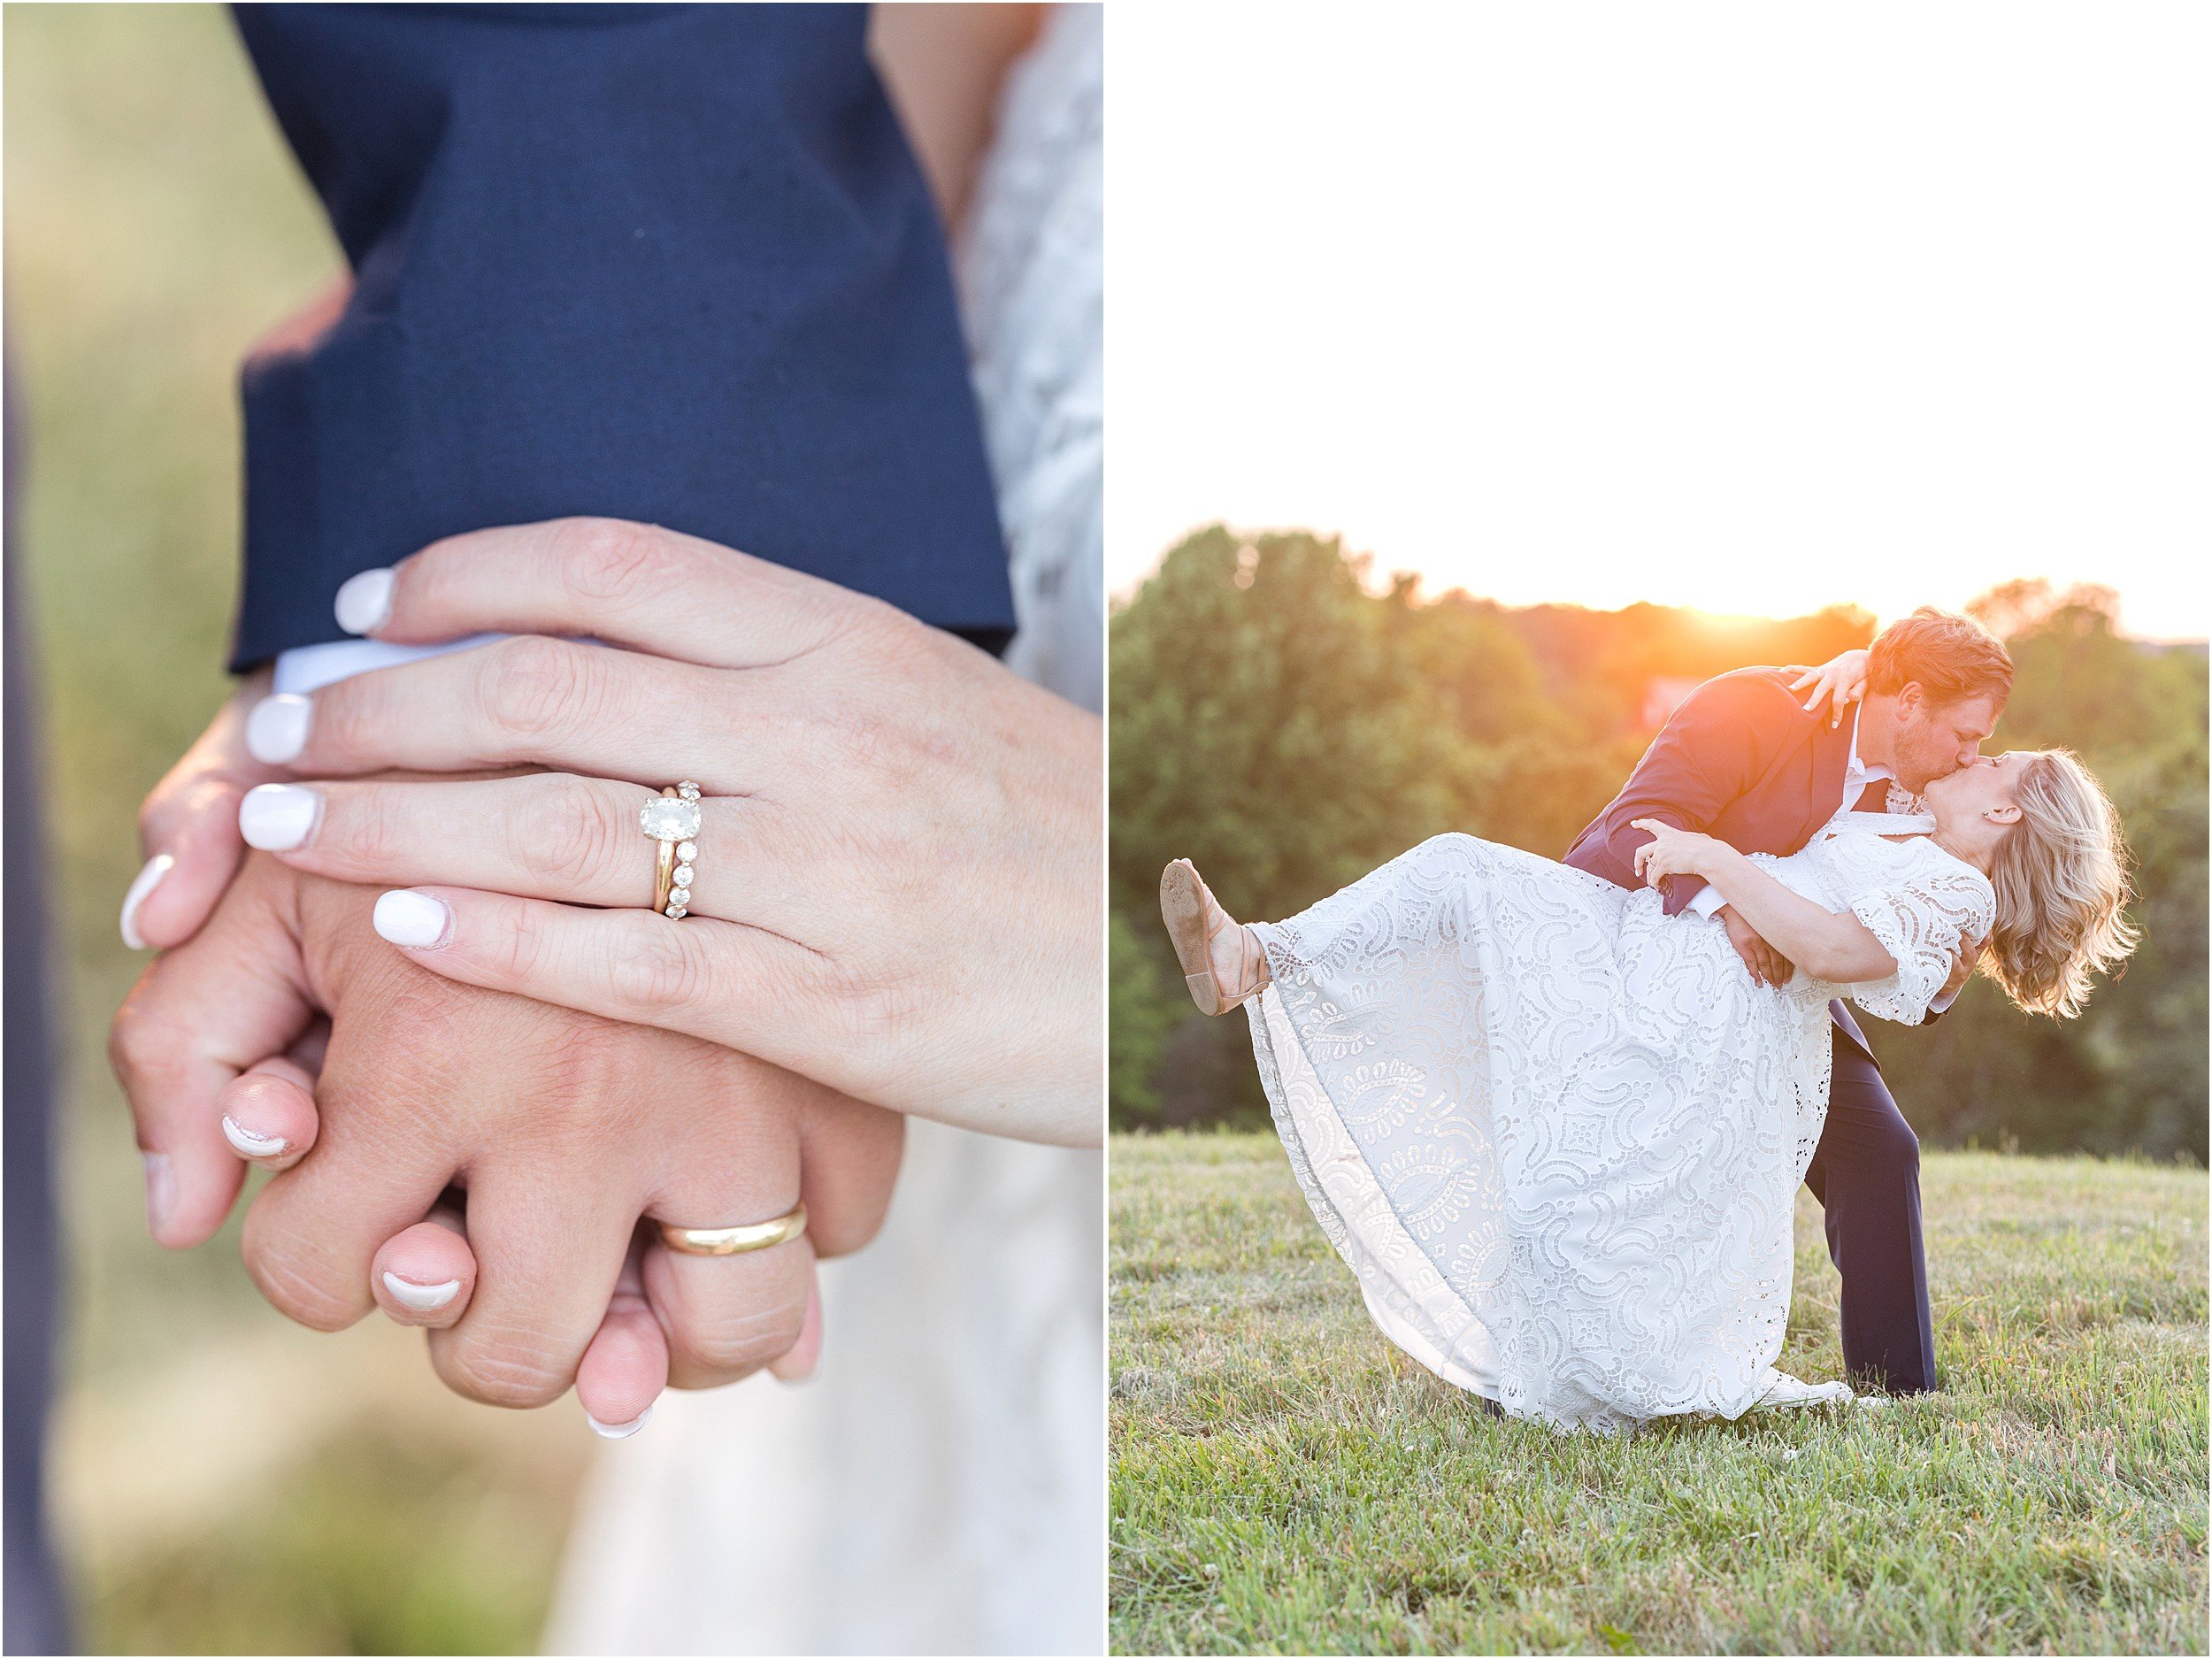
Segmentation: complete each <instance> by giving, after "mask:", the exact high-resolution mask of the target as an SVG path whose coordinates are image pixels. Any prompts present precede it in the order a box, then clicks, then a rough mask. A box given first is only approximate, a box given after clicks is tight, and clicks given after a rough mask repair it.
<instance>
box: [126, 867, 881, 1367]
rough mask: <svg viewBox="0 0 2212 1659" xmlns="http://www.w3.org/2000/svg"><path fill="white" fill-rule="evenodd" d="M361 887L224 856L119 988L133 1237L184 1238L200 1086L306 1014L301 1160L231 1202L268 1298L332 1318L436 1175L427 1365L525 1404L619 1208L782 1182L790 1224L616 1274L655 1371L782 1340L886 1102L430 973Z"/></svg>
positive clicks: (612, 1236) (369, 1276)
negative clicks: (220, 883)
mask: <svg viewBox="0 0 2212 1659" xmlns="http://www.w3.org/2000/svg"><path fill="white" fill-rule="evenodd" d="M374 896H375V895H374V894H373V893H372V892H369V891H365V890H363V889H360V888H357V887H345V886H343V885H341V884H339V883H336V882H332V881H326V880H321V879H316V878H313V877H308V876H303V875H301V874H299V873H298V872H294V871H291V870H289V869H287V868H286V867H285V866H283V865H281V864H278V863H276V862H275V861H274V860H272V859H268V858H265V857H261V856H252V857H250V858H249V859H248V860H247V862H246V864H245V866H244V868H243V869H242V872H241V873H240V875H239V878H238V879H237V880H236V881H235V882H234V884H233V885H232V887H231V889H230V891H229V892H228V893H227V895H225V897H224V899H223V901H222V902H221V903H220V904H219V906H218V907H217V910H216V911H215V913H214V915H213V916H212V917H211V918H210V919H209V921H208V923H207V924H206V926H204V927H203V928H202V929H201V930H200V932H199V933H198V935H197V936H196V938H195V939H193V941H191V942H190V943H189V944H188V945H186V946H184V947H182V948H180V949H176V950H173V951H171V952H169V953H167V954H166V955H165V956H162V957H161V958H160V959H159V960H158V961H157V962H156V963H155V964H154V965H153V967H152V968H151V969H150V971H149V972H148V973H147V975H146V977H145V979H143V980H142V981H141V983H140V985H139V986H138V987H137V989H136V990H134V992H133V994H132V995H131V997H130V999H129V1001H128V1002H127V1003H126V1004H125V1006H124V1009H123V1011H122V1012H121V1013H120V1014H119V1016H118V1017H117V1021H116V1028H115V1032H114V1035H113V1038H112V1041H111V1053H112V1054H113V1056H114V1058H115V1062H116V1066H117V1070H118V1072H119V1074H120V1075H121V1077H122V1079H123V1080H124V1086H125V1087H126V1089H127V1092H128V1094H129V1095H130V1098H131V1103H132V1110H133V1111H134V1114H135V1115H136V1117H137V1119H138V1126H139V1141H140V1144H141V1146H142V1148H144V1149H145V1150H146V1152H147V1154H148V1210H149V1220H150V1225H151V1226H152V1229H153V1232H154V1234H155V1236H156V1237H157V1239H159V1240H161V1242H163V1243H165V1244H167V1245H171V1246H173V1247H182V1246H188V1245H193V1244H196V1243H199V1242H201V1241H202V1240H204V1239H206V1238H207V1237H208V1236H209V1235H210V1234H211V1233H213V1232H214V1231H215V1230H216V1229H217V1228H218V1227H219V1226H220V1225H221V1224H222V1220H223V1217H224V1216H225V1215H226V1214H227V1212H228V1210H229V1208H230V1205H231V1202H232V1201H233V1200H234V1198H235V1196H236V1194H237V1190H238V1186H239V1182H240V1179H241V1178H242V1165H241V1164H239V1163H238V1162H237V1159H236V1158H235V1156H233V1154H232V1151H231V1149H230V1148H229V1147H228V1146H227V1145H226V1143H225V1141H224V1137H223V1133H222V1131H221V1128H220V1123H221V1118H222V1115H223V1107H222V1102H223V1101H224V1100H225V1099H226V1098H227V1097H228V1096H227V1091H230V1090H232V1089H233V1088H234V1087H250V1086H251V1085H250V1084H248V1085H240V1084H239V1083H238V1079H240V1078H241V1077H242V1075H243V1074H244V1073H246V1072H247V1071H249V1070H250V1069H254V1068H257V1066H258V1064H259V1063H261V1062H264V1061H265V1060H266V1059H267V1058H268V1057H269V1056H275V1055H280V1054H282V1053H283V1052H285V1051H286V1049H287V1048H290V1047H292V1046H293V1045H294V1044H296V1042H297V1041H299V1040H300V1039H301V1037H302V1035H303V1033H307V1032H308V1031H309V1030H310V1029H311V1025H312V1024H313V1021H314V1018H315V1015H316V1012H317V1010H327V1012H328V1015H329V1019H330V1034H329V1042H328V1048H327V1052H326V1055H325V1056H323V1057H322V1059H321V1063H320V1064H321V1070H320V1073H319V1078H311V1080H312V1081H313V1082H314V1083H315V1087H316V1090H317V1095H318V1102H317V1103H318V1105H319V1114H318V1117H319V1123H318V1124H317V1125H316V1127H315V1135H316V1138H315V1141H314V1150H313V1155H312V1156H311V1157H308V1158H306V1159H304V1160H303V1161H302V1162H301V1163H299V1164H298V1166H297V1167H296V1168H292V1169H289V1170H288V1171H283V1172H281V1173H279V1174H277V1175H276V1176H275V1177H274V1178H273V1179H271V1181H270V1182H269V1184H268V1186H267V1187H265V1188H264V1189H263V1191H262V1192H261V1194H259V1195H258V1196H257V1198H256V1200H255V1202H254V1204H253V1208H252V1210H251V1211H250V1213H249V1215H248V1217H247V1222H246V1235H245V1256H246V1263H247V1267H248V1270H249V1271H250V1273H251V1274H252V1276H253V1278H254V1279H255V1282H256V1283H257V1284H258V1285H259V1286H260V1287H261V1289H262V1292H263V1294H265V1295H266V1296H267V1297H268V1298H269V1300H270V1301H271V1302H273V1303H274V1304H275V1305H276V1307H277V1308H278V1309H279V1310H281V1311H283V1312H284V1313H286V1314H287V1315H288V1316H289V1317H293V1318H295V1319H296V1320H298V1321H300V1322H301V1323H302V1324H304V1325H311V1326H314V1327H315V1328H317V1329H322V1330H335V1329H339V1328H342V1327H343V1326H345V1325H350V1324H352V1323H353V1322H354V1321H355V1320H357V1319H358V1318H359V1317H361V1316H362V1315H363V1314H365V1313H366V1312H368V1311H369V1310H370V1309H371V1308H372V1307H374V1306H376V1305H377V1297H376V1294H375V1292H374V1290H373V1266H374V1263H376V1261H377V1259H378V1256H379V1252H380V1248H381V1247H383V1246H385V1245H386V1243H387V1241H388V1240H393V1239H394V1237H395V1235H396V1234H399V1233H401V1232H402V1231H403V1230H404V1229H409V1228H411V1227H413V1226H415V1225H418V1224H421V1223H422V1222H423V1221H424V1219H425V1217H426V1216H428V1215H430V1214H431V1213H432V1212H433V1210H434V1208H435V1207H437V1206H438V1205H439V1203H440V1201H441V1197H442V1194H448V1193H449V1190H458V1191H460V1192H464V1193H465V1195H466V1196H465V1215H466V1228H467V1234H468V1243H469V1245H470V1247H471V1248H472V1252H473V1256H474V1260H475V1263H476V1272H475V1277H474V1280H473V1284H472V1286H471V1287H470V1289H469V1290H468V1292H467V1294H466V1298H465V1310H464V1311H463V1312H462V1313H461V1315H460V1317H458V1318H457V1319H454V1320H452V1321H451V1323H450V1324H449V1326H448V1328H444V1329H440V1330H434V1331H433V1332H432V1333H431V1337H430V1342H431V1354H432V1359H433V1363H434V1364H435V1365H436V1367H437V1369H438V1371H439V1373H440V1374H441V1375H442V1377H443V1378H444V1379H446V1381H447V1382H448V1383H449V1385H450V1386H453V1387H454V1388H456V1389H457V1390H458V1391H459V1392H460V1393H463V1394H468V1395H470V1396H472V1397H473V1398H476V1399H480V1400H486V1401H489V1402H495V1403H499V1404H506V1405H539V1404H543V1403H545V1402H549V1401H550V1400H552V1399H554V1398H556V1397H557V1396H558V1395H559V1394H561V1393H562V1392H563V1391H565V1389H566V1388H567V1386H568V1385H569V1383H570V1381H571V1380H572V1379H573V1378H574V1377H575V1374H576V1370H577V1365H578V1363H579V1361H580V1358H581V1356H583V1354H584V1351H585V1348H586V1347H587V1345H588V1343H590V1342H591V1340H592V1339H593V1336H594V1334H595V1333H596V1332H597V1331H598V1330H599V1329H600V1327H601V1325H602V1322H603V1317H604V1316H605V1315H606V1314H607V1311H608V1309H609V1305H610V1302H611V1300H612V1299H614V1298H615V1297H616V1293H617V1290H618V1284H619V1283H620V1282H621V1281H622V1279H623V1274H624V1268H625V1263H626V1260H629V1259H631V1256H632V1249H633V1242H634V1233H635V1232H636V1224H637V1221H638V1219H639V1217H641V1216H646V1217H652V1218H655V1219H659V1220H667V1221H672V1222H677V1223H680V1224H681V1225H689V1226H716V1225H733V1224H736V1223H740V1222H748V1221H757V1220H763V1219H765V1218H767V1217H772V1216H776V1215H780V1214H782V1213H784V1212H785V1211H787V1210H789V1209H790V1208H791V1207H792V1205H793V1204H794V1203H795V1202H801V1201H803V1202H805V1203H806V1204H807V1207H808V1211H809V1217H810V1225H809V1232H808V1234H807V1236H806V1237H805V1238H803V1239H802V1240H795V1241H793V1242H792V1243H789V1244H786V1245H780V1246H778V1247H776V1248H772V1249H767V1250H762V1251H759V1252H757V1253H755V1254H753V1255H750V1256H734V1257H724V1258H708V1257H693V1256H671V1255H670V1254H669V1253H668V1252H667V1251H666V1250H664V1248H662V1247H661V1246H660V1245H658V1244H657V1243H654V1244H651V1245H650V1246H649V1247H648V1248H646V1249H645V1250H644V1252H643V1256H642V1262H641V1279H640V1281H639V1282H641V1284H642V1287H643V1290H644V1292H645V1294H646V1295H647V1297H648V1298H649V1302H650V1303H651V1309H652V1312H653V1314H654V1316H655V1317H657V1320H658V1322H659V1324H660V1325H661V1327H662V1328H663V1330H664V1332H665V1335H666V1340H667V1345H668V1348H669V1353H670V1379H671V1380H672V1382H674V1383H675V1384H676V1385H677V1386H710V1385H712V1384H715V1383H719V1382H725V1381H730V1380H733V1379H735V1378H737V1377H740V1376H743V1375H745V1374H746V1373H748V1372H749V1371H752V1370H754V1369H756V1368H757V1367H759V1366H760V1365H763V1364H764V1363H768V1362H769V1361H771V1360H772V1359H774V1358H775V1357H776V1356H779V1355H780V1354H783V1353H784V1352H786V1351H787V1349H789V1348H791V1346H792V1345H793V1343H794V1342H795V1340H797V1339H798V1337H799V1334H800V1331H801V1326H802V1323H803V1317H804V1315H805V1312H806V1307H807V1302H808V1296H809V1292H810V1281H811V1268H812V1262H813V1257H814V1255H815V1253H816V1252H817V1251H819V1252H820V1253H822V1254H825V1255H832V1254H836V1253H838V1252H840V1251H844V1250H850V1249H854V1248H858V1247H859V1246H860V1245H861V1244H862V1243H864V1242H865V1241H866V1240H867V1239H868V1238H869V1237H870V1236H871V1235H872V1233H874V1231H875V1229H876V1227H877V1225H879V1222H880V1220H881V1217H882V1215H883V1211H884V1209H885V1207H886V1205H887V1202H888V1200H889V1195H890V1189H891V1184H892V1181H893V1179H894V1178H895V1173H896V1169H897V1161H898V1146H899V1141H900V1132H901V1125H900V1122H899V1120H898V1118H896V1117H895V1115H893V1114H890V1113H887V1112H884V1111H880V1110H876V1109H873V1108H870V1107H864V1106H861V1105H859V1104H857V1103H856V1102H849V1101H847V1100H844V1099H842V1098H841V1097H840V1096H838V1095H836V1094H833V1093H831V1092H830V1091H829V1090H826V1089H824V1088H822V1087H819V1086H818V1085H815V1084H811V1083H809V1082H806V1081H805V1080H803V1079H799V1078H796V1077H794V1076H793V1075H791V1074H790V1073H788V1072H785V1071H779V1070H777V1069H776V1068H775V1067H772V1066H770V1065H766V1064H763V1063H761V1062H758V1061H755V1060H751V1059H749V1058H747V1057H746V1056H741V1055H737V1054H733V1053H732V1052H730V1051H729V1050H726V1049H723V1048H716V1047H714V1046H712V1045H710V1044H707V1043H703V1042H700V1041H695V1040H690V1039H686V1038H683V1037H680V1036H676V1035H674V1034H672V1033H664V1032H657V1031H652V1030H649V1029H646V1028H644V1027H640V1026H630V1025H616V1024H613V1023H611V1022H610V1021H606V1020H602V1019H598V1018H593V1017H591V1016H588V1015H580V1014H576V1013H572V1012H570V1011H568V1010H561V1009H556V1008H551V1007H549V1006H546V1005H543V1004H539V1003H534V1002H526V1001H524V1000H522V999H519V998H517V997H512V996H508V995H501V994H498V993H495V992H486V991H482V990H480V989H477V988H475V987H466V986H460V985H456V984H454V983H452V982H451V981H449V980H444V979H439V978H437V977H436V976H434V975H432V974H429V973H427V972H424V971H423V970H422V969H421V968H419V967H418V966H416V965H415V964H413V963H412V962H411V961H410V960H408V959H407V958H406V957H405V956H403V955H402V954H401V953H399V952H396V951H394V950H392V949H390V947H389V946H388V945H386V944H385V943H384V942H383V941H381V940H380V939H378V938H377V937H376V936H375V934H374V933H373V931H372V930H371V928H370V926H369V911H370V909H371V907H372V905H373V901H374ZM300 1075H303V1076H304V1075H307V1074H306V1073H304V1072H302V1073H300ZM264 1077H266V1073H264ZM455 1305H457V1306H458V1305H461V1303H460V1302H456V1304H455Z"/></svg>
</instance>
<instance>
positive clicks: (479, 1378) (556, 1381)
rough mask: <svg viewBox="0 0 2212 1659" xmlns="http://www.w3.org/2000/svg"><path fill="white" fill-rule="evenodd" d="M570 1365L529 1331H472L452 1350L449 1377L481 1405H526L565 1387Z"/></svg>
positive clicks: (532, 1405)
mask: <svg viewBox="0 0 2212 1659" xmlns="http://www.w3.org/2000/svg"><path fill="white" fill-rule="evenodd" d="M571 1371H572V1368H571V1367H570V1366H569V1365H567V1364H566V1363H564V1362H563V1360H562V1359H561V1357H560V1356H557V1355H556V1354H554V1353H553V1352H552V1351H551V1350H550V1349H549V1348H547V1346H546V1345H545V1344H544V1342H543V1341H542V1340H540V1339H538V1338H537V1337H534V1336H533V1335H532V1334H530V1333H527V1332H522V1331H515V1330H511V1329H506V1328H501V1329H498V1330H495V1331H492V1332H489V1333H470V1335H469V1337H468V1338H467V1339H466V1340H464V1341H463V1342H462V1343H461V1344H460V1345H459V1346H458V1347H457V1348H456V1350H455V1351H454V1355H453V1359H452V1363H451V1365H450V1367H449V1370H448V1372H447V1381H448V1382H449V1383H450V1384H451V1385H452V1386H454V1387H455V1388H456V1389H457V1390H458V1391H459V1392H460V1393H462V1394H466V1395H468V1396H469V1398H471V1399H472V1400H476V1401H480V1402H482V1403H483V1404H485V1405H492V1406H507V1407H510V1408H511V1409H515V1410H519V1411H527V1410H532V1409H535V1408H537V1407H539V1406H545V1405H550V1404H552V1403H553V1402H554V1401H556V1400H557V1399H559V1398H560V1397H561V1395H562V1394H565V1393H566V1392H567V1390H568V1386H569V1382H570V1380H571Z"/></svg>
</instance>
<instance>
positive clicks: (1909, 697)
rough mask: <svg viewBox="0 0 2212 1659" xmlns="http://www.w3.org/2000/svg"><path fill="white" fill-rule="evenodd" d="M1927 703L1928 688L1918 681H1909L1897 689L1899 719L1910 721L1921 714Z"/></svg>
mask: <svg viewBox="0 0 2212 1659" xmlns="http://www.w3.org/2000/svg"><path fill="white" fill-rule="evenodd" d="M1927 701H1928V692H1927V687H1924V686H1923V685H1922V684H1921V683H1920V682H1919V681H1918V680H1907V681H1906V682H1905V683H1904V684H1903V685H1901V686H1900V687H1898V688H1897V718H1899V719H1901V720H1909V719H1910V718H1912V717H1913V716H1914V715H1916V714H1917V713H1919V712H1920V710H1921V709H1922V707H1923V706H1924V705H1925V703H1927Z"/></svg>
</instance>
